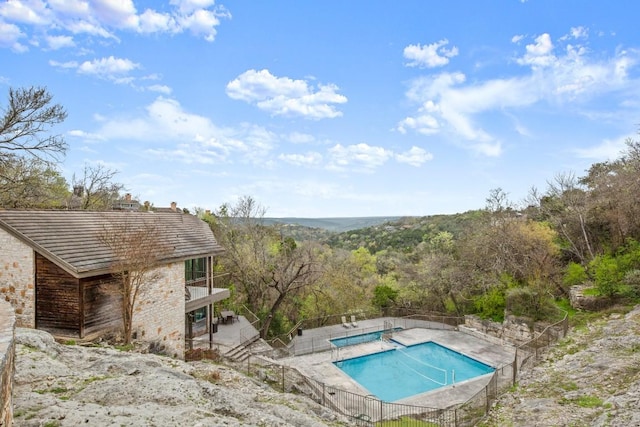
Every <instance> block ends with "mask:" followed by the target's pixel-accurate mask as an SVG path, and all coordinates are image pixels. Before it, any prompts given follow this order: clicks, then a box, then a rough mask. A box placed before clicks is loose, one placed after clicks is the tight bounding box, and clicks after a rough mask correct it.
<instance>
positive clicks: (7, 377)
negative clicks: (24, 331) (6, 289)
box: [0, 301, 16, 427]
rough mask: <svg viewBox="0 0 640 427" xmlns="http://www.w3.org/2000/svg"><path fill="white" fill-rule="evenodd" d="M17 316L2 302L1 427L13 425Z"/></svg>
mask: <svg viewBox="0 0 640 427" xmlns="http://www.w3.org/2000/svg"><path fill="white" fill-rule="evenodd" d="M15 326H16V316H15V313H14V311H13V308H12V307H11V304H9V303H8V302H6V301H0V426H2V427H8V426H11V425H12V423H13V397H12V396H13V372H14V367H15V365H14V363H15Z"/></svg>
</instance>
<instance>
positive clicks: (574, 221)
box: [528, 173, 596, 265]
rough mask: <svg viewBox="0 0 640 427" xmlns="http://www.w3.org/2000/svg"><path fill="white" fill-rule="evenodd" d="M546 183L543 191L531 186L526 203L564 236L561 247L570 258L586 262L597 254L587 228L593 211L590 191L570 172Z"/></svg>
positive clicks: (582, 262)
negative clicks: (562, 246) (534, 207)
mask: <svg viewBox="0 0 640 427" xmlns="http://www.w3.org/2000/svg"><path fill="white" fill-rule="evenodd" d="M547 185H548V188H547V191H546V192H545V193H540V192H538V190H537V189H535V188H533V189H532V190H531V192H530V194H529V198H528V199H529V202H530V204H532V205H534V206H536V208H537V209H538V210H539V211H540V214H541V218H540V219H541V220H545V221H548V222H549V223H551V224H552V225H553V227H554V228H555V230H556V232H557V233H558V234H559V235H560V236H561V237H562V238H563V240H564V242H565V245H564V248H563V249H564V250H565V251H566V252H568V253H569V254H570V256H571V257H572V258H573V259H575V260H577V261H579V262H580V263H581V264H583V265H586V264H587V263H588V262H589V261H590V260H592V259H593V257H594V256H595V255H596V254H595V251H594V248H593V244H592V235H591V232H590V229H589V227H588V224H589V218H590V214H591V213H592V211H591V210H590V204H589V192H588V191H586V189H585V188H584V186H583V185H582V184H581V183H580V182H579V180H578V179H577V178H576V177H575V175H573V174H571V173H569V174H558V175H556V177H555V179H554V180H553V181H549V182H548V183H547Z"/></svg>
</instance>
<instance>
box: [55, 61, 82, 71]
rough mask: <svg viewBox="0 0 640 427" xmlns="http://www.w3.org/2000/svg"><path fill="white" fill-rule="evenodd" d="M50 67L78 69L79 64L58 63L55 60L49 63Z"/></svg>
mask: <svg viewBox="0 0 640 427" xmlns="http://www.w3.org/2000/svg"><path fill="white" fill-rule="evenodd" d="M49 65H51V66H52V67H56V68H68V69H71V68H78V63H77V62H76V61H68V62H58V61H54V60H50V61H49Z"/></svg>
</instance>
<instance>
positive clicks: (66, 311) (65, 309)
mask: <svg viewBox="0 0 640 427" xmlns="http://www.w3.org/2000/svg"><path fill="white" fill-rule="evenodd" d="M79 285H80V284H79V281H78V279H76V278H74V277H73V276H71V275H70V274H68V273H67V272H65V271H64V270H63V269H61V268H60V267H58V266H57V265H55V264H54V263H52V262H51V261H49V260H48V259H46V258H45V257H43V256H42V255H40V254H36V328H38V329H43V330H46V331H49V332H63V333H72V334H74V335H78V336H79V335H80V316H79V313H80V289H79Z"/></svg>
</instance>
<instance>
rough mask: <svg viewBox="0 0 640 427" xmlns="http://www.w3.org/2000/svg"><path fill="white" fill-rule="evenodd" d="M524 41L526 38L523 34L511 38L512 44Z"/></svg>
mask: <svg viewBox="0 0 640 427" xmlns="http://www.w3.org/2000/svg"><path fill="white" fill-rule="evenodd" d="M522 39H524V36H523V35H522V34H516V35H515V36H513V37H511V43H516V44H517V43H520V41H522Z"/></svg>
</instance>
